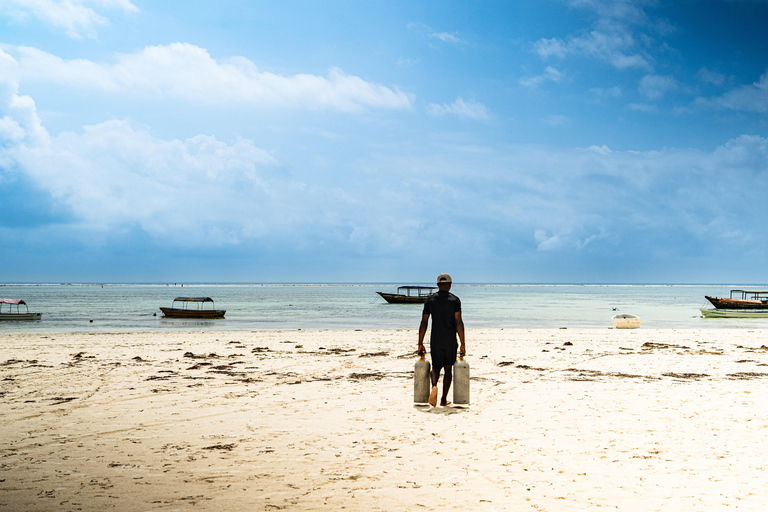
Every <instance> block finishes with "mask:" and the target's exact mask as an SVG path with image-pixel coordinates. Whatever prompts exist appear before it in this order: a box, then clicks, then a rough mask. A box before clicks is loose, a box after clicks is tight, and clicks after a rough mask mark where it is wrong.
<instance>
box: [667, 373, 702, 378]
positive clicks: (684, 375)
mask: <svg viewBox="0 0 768 512" xmlns="http://www.w3.org/2000/svg"><path fill="white" fill-rule="evenodd" d="M661 375H662V376H664V377H672V378H675V379H703V378H704V377H709V374H706V373H672V372H668V373H662V374H661Z"/></svg>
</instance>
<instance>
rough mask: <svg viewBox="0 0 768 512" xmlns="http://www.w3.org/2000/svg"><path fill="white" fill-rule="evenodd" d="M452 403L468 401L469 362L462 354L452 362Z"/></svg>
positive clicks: (466, 402) (465, 402)
mask: <svg viewBox="0 0 768 512" xmlns="http://www.w3.org/2000/svg"><path fill="white" fill-rule="evenodd" d="M453 403H454V404H468V403H469V363H468V362H466V361H465V360H464V357H463V356H459V360H458V361H456V362H455V363H454V364H453Z"/></svg>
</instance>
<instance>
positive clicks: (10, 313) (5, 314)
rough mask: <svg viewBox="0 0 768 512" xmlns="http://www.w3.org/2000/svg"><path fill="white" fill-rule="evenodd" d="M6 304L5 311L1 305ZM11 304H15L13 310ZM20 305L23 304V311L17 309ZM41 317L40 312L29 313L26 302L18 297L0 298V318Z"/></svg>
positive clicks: (22, 318) (25, 318)
mask: <svg viewBox="0 0 768 512" xmlns="http://www.w3.org/2000/svg"><path fill="white" fill-rule="evenodd" d="M3 304H6V305H7V306H8V310H7V311H3V307H2V305H3ZM13 306H16V311H14V309H13ZM20 306H24V312H23V313H22V312H21V309H19V307H20ZM42 317H43V314H42V313H30V312H29V307H28V306H27V303H26V302H24V301H23V300H20V299H0V320H40V319H41V318H42Z"/></svg>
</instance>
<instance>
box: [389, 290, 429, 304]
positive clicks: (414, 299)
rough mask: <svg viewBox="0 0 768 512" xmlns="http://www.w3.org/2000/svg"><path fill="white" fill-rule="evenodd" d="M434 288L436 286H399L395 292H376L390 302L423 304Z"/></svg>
mask: <svg viewBox="0 0 768 512" xmlns="http://www.w3.org/2000/svg"><path fill="white" fill-rule="evenodd" d="M436 289H437V287H436V286H399V287H398V288H397V293H384V292H376V293H378V294H379V295H381V296H382V297H383V298H384V300H385V301H387V302H389V303H390V304H423V303H425V302H426V301H427V297H429V296H430V295H432V293H433V292H432V290H436ZM403 292H405V293H403Z"/></svg>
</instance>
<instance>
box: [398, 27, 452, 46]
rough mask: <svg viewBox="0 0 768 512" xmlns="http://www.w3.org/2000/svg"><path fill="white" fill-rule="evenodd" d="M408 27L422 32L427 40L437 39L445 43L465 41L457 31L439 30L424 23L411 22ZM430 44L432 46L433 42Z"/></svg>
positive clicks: (419, 32) (418, 32)
mask: <svg viewBox="0 0 768 512" xmlns="http://www.w3.org/2000/svg"><path fill="white" fill-rule="evenodd" d="M408 29H409V30H412V31H414V32H416V33H417V34H420V35H421V36H422V37H425V38H426V39H427V40H432V39H437V40H439V41H441V42H443V43H451V44H461V43H464V40H462V39H461V38H460V37H459V36H458V35H456V33H455V32H453V33H451V32H438V31H436V30H435V29H433V28H432V27H430V26H429V25H425V24H424V23H409V24H408ZM429 46H432V44H431V43H429Z"/></svg>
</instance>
